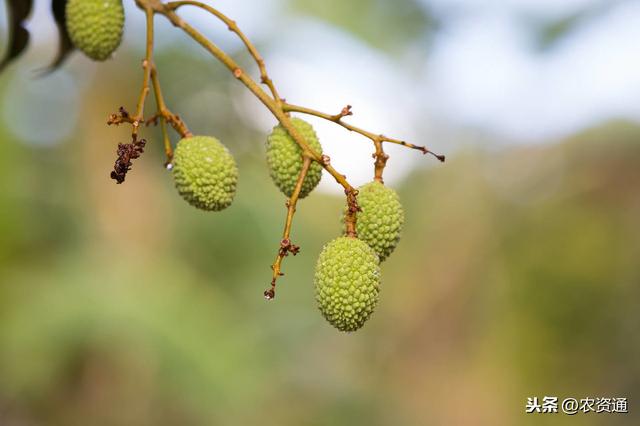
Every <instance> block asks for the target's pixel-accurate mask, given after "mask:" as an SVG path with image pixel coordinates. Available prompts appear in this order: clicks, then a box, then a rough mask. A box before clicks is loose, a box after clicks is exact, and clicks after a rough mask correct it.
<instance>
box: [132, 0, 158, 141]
mask: <svg viewBox="0 0 640 426" xmlns="http://www.w3.org/2000/svg"><path fill="white" fill-rule="evenodd" d="M144 12H145V15H146V18H147V43H146V49H145V55H144V60H143V61H142V69H143V72H144V74H143V78H142V89H141V91H140V96H139V97H138V105H137V107H136V114H135V115H134V116H133V123H132V124H133V130H132V134H131V136H132V139H133V140H134V141H136V140H137V139H138V129H139V128H140V124H141V123H142V122H144V103H145V101H146V100H147V95H148V94H149V81H150V80H151V64H152V60H153V36H154V34H153V18H154V16H155V14H154V12H153V10H152V9H151V8H149V7H147V8H145V9H144Z"/></svg>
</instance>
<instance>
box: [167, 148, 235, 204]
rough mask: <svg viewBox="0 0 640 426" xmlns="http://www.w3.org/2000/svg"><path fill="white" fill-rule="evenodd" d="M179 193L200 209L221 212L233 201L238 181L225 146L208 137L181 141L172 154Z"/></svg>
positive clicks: (232, 161) (233, 163) (231, 157)
mask: <svg viewBox="0 0 640 426" xmlns="http://www.w3.org/2000/svg"><path fill="white" fill-rule="evenodd" d="M173 177H174V180H175V183H176V188H177V189H178V193H179V194H180V195H181V196H182V198H184V199H185V200H187V202H188V203H189V204H191V205H192V206H195V207H197V208H199V209H202V210H210V211H219V210H223V209H225V208H227V207H229V205H231V202H232V201H233V197H234V195H235V194H236V184H237V182H238V167H237V166H236V161H235V160H234V158H233V156H232V155H231V153H230V152H229V150H228V149H227V147H226V146H224V145H223V144H221V143H220V141H218V139H216V138H213V137H211V136H193V137H190V138H184V139H182V140H181V141H180V142H178V145H177V146H176V150H175V153H174V155H173Z"/></svg>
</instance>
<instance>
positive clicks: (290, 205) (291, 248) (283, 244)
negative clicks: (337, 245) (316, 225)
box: [264, 156, 313, 300]
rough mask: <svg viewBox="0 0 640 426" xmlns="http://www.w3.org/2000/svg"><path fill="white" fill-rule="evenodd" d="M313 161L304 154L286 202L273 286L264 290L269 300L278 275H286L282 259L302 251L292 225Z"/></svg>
mask: <svg viewBox="0 0 640 426" xmlns="http://www.w3.org/2000/svg"><path fill="white" fill-rule="evenodd" d="M312 161H313V160H312V159H311V157H308V156H304V159H303V162H302V170H300V175H299V176H298V181H297V182H296V186H295V188H294V189H293V193H292V194H291V197H289V199H288V200H287V203H286V206H287V219H286V221H285V224H284V231H283V232H282V240H280V249H279V250H278V255H277V256H276V260H275V261H274V262H273V265H271V269H272V270H273V277H272V279H271V288H269V289H267V290H266V291H265V292H264V297H265V298H266V299H267V300H271V299H273V298H274V297H275V296H276V281H277V280H278V277H280V276H282V275H284V274H283V273H282V271H281V266H282V261H283V260H284V258H285V257H286V256H288V255H289V253H291V254H293V255H294V256H295V255H296V254H298V252H299V251H300V247H298V246H296V245H294V244H293V243H292V242H291V227H292V224H293V216H294V215H295V213H296V205H297V204H298V200H299V199H300V191H302V185H303V184H304V179H305V178H306V177H307V172H308V171H309V167H310V166H311V162H312Z"/></svg>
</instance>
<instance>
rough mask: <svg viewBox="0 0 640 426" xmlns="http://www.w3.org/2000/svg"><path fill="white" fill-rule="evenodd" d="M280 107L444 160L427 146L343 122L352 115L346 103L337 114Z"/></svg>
mask: <svg viewBox="0 0 640 426" xmlns="http://www.w3.org/2000/svg"><path fill="white" fill-rule="evenodd" d="M282 109H283V110H284V111H286V112H299V113H302V114H307V115H313V116H316V117H319V118H323V119H325V120H328V121H331V122H333V123H336V124H338V125H340V126H342V127H344V128H345V129H347V130H349V131H352V132H356V133H359V134H361V135H362V136H364V137H366V138H369V139H371V140H372V141H373V142H374V143H376V142H389V143H393V144H396V145H402V146H405V147H407V148H411V149H415V150H417V151H421V152H422V153H423V154H431V155H433V156H434V157H436V158H437V159H438V160H440V161H442V162H444V160H445V156H444V155H439V154H436V153H434V152H432V151H431V150H429V149H427V147H425V146H420V145H414V144H411V143H408V142H405V141H402V140H399V139H394V138H390V137H387V136H385V135H379V134H375V133H372V132H369V131H367V130H364V129H361V128H359V127H356V126H354V125H351V124H349V123H345V122H344V121H343V120H342V119H343V118H344V117H345V116H347V115H352V112H351V106H350V105H347V106H346V107H345V108H343V109H342V112H340V113H338V114H333V115H332V114H327V113H324V112H320V111H317V110H314V109H311V108H306V107H303V106H299V105H293V104H290V103H285V104H283V105H282Z"/></svg>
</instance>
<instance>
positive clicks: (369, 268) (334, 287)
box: [314, 237, 380, 331]
mask: <svg viewBox="0 0 640 426" xmlns="http://www.w3.org/2000/svg"><path fill="white" fill-rule="evenodd" d="M314 281H315V289H316V301H317V302H318V307H319V308H320V312H322V315H323V316H324V317H325V318H326V319H327V321H329V323H331V325H333V326H334V327H335V328H337V329H338V330H340V331H355V330H357V329H359V328H360V327H362V326H363V325H364V323H365V322H366V321H367V319H369V317H370V316H371V314H372V313H373V310H374V308H375V307H376V304H377V303H378V293H379V291H380V265H379V262H378V256H377V255H376V254H375V252H374V251H373V249H372V248H371V247H369V246H368V245H367V243H365V242H364V241H362V240H359V239H357V238H352V237H340V238H336V239H335V240H333V241H331V242H330V243H328V244H327V245H326V246H325V247H324V249H323V250H322V253H320V257H319V258H318V263H317V264H316V272H315V280H314Z"/></svg>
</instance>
